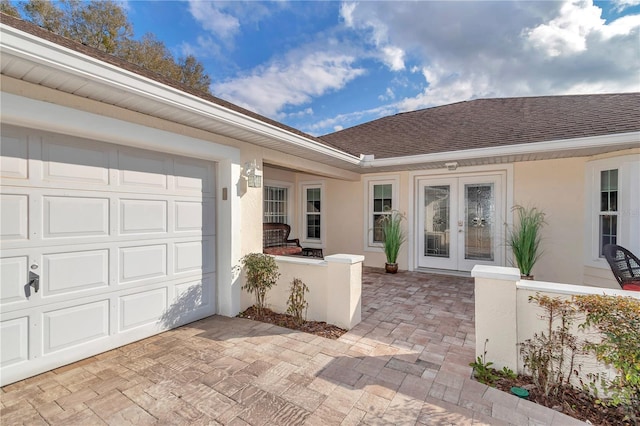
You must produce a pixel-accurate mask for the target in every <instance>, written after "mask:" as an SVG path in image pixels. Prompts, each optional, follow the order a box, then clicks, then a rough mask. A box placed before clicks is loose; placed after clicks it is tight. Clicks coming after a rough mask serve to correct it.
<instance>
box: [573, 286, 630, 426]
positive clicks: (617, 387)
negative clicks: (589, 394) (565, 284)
mask: <svg viewBox="0 0 640 426" xmlns="http://www.w3.org/2000/svg"><path fill="white" fill-rule="evenodd" d="M575 303H576V304H577V306H578V307H579V308H580V310H582V311H583V312H584V313H585V314H586V321H585V322H584V323H583V324H581V325H580V327H582V328H587V327H594V328H595V329H597V330H598V331H600V332H601V333H602V340H601V341H600V342H587V343H586V344H585V348H586V349H587V350H589V351H592V352H593V353H594V354H595V355H596V358H597V359H598V360H599V361H602V362H604V363H605V364H607V365H609V366H612V367H614V368H615V369H616V372H617V373H618V374H617V376H616V377H614V378H613V379H610V380H605V379H603V384H604V390H605V392H606V395H607V396H608V397H609V398H608V399H607V400H602V401H601V402H602V403H603V404H605V405H611V406H622V407H623V408H624V409H625V412H626V414H627V417H628V419H629V420H630V421H632V422H633V423H634V424H638V422H639V421H640V300H637V299H634V298H631V297H616V296H605V295H587V296H576V297H575Z"/></svg>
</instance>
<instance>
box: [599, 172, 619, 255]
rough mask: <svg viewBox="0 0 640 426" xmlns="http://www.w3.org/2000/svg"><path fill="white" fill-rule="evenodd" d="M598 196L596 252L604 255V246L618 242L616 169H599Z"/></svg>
mask: <svg viewBox="0 0 640 426" xmlns="http://www.w3.org/2000/svg"><path fill="white" fill-rule="evenodd" d="M599 198H600V212H599V213H598V225H599V226H598V228H599V229H598V231H599V232H598V254H599V256H600V257H604V246H606V245H607V244H617V242H618V234H619V231H618V169H610V170H601V171H600V197H599Z"/></svg>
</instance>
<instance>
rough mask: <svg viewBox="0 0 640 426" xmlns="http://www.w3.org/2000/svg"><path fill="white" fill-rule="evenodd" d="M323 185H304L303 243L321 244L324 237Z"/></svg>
mask: <svg viewBox="0 0 640 426" xmlns="http://www.w3.org/2000/svg"><path fill="white" fill-rule="evenodd" d="M323 198H324V197H323V185H322V184H304V185H302V227H303V241H305V242H310V243H316V244H321V243H322V242H323V239H324V238H323V236H324V231H325V229H324V227H325V223H324V210H325V206H324V205H323V204H324V202H323Z"/></svg>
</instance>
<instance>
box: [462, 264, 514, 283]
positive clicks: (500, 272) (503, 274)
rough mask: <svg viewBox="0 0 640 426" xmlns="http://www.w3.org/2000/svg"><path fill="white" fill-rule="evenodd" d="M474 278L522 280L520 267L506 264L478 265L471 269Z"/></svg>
mask: <svg viewBox="0 0 640 426" xmlns="http://www.w3.org/2000/svg"><path fill="white" fill-rule="evenodd" d="M471 276H472V277H473V278H489V279H494V280H502V281H520V271H519V270H518V268H509V267H505V266H489V265H476V266H474V267H473V269H472V270H471Z"/></svg>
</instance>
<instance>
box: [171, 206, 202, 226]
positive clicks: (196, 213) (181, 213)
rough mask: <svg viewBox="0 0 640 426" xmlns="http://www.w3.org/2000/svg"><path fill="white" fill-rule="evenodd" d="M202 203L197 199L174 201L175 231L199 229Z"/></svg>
mask: <svg viewBox="0 0 640 426" xmlns="http://www.w3.org/2000/svg"><path fill="white" fill-rule="evenodd" d="M202 210H203V205H202V203H200V202H199V201H176V202H175V211H176V215H175V218H176V219H175V231H176V232H184V231H201V230H202V215H203V211H202Z"/></svg>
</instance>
